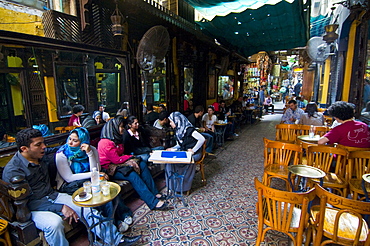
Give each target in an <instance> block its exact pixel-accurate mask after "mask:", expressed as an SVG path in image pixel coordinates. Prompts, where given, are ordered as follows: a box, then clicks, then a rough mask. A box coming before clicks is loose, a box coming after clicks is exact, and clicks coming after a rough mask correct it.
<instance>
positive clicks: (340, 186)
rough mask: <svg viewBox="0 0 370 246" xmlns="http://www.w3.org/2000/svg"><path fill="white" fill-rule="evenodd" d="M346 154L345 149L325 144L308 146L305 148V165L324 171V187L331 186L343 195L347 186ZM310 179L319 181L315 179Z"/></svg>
mask: <svg viewBox="0 0 370 246" xmlns="http://www.w3.org/2000/svg"><path fill="white" fill-rule="evenodd" d="M347 156H348V151H347V150H345V149H340V148H336V147H329V146H325V145H318V146H309V147H308V149H307V165H309V166H313V167H316V168H319V169H321V170H322V171H324V172H325V173H326V176H325V177H324V180H323V181H324V184H323V185H324V187H327V188H332V189H334V190H336V191H338V192H339V193H340V194H341V195H342V196H344V197H345V196H346V194H347V188H348V182H347V181H346V179H345V175H346V163H347ZM334 165H335V168H334ZM332 169H334V172H332ZM312 181H314V182H316V183H318V182H319V180H317V179H312Z"/></svg>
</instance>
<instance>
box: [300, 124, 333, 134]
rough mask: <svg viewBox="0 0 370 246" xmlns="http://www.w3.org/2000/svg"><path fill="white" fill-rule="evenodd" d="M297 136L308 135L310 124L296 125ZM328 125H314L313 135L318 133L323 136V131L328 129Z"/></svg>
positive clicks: (325, 131)
mask: <svg viewBox="0 0 370 246" xmlns="http://www.w3.org/2000/svg"><path fill="white" fill-rule="evenodd" d="M298 128H299V129H298V130H297V136H299V135H308V134H309V133H310V129H311V126H310V125H298ZM329 130H330V129H329V127H327V126H314V131H315V135H320V137H322V136H324V135H325V133H327V132H328V131H329Z"/></svg>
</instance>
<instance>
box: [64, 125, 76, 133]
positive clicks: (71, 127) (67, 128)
mask: <svg viewBox="0 0 370 246" xmlns="http://www.w3.org/2000/svg"><path fill="white" fill-rule="evenodd" d="M77 127H78V126H66V127H64V132H70V131H72V130H74V129H76V128H77Z"/></svg>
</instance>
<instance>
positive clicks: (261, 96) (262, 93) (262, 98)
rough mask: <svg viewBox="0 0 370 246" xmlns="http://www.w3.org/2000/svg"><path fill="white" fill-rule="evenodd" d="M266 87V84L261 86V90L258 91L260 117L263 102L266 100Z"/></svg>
mask: <svg viewBox="0 0 370 246" xmlns="http://www.w3.org/2000/svg"><path fill="white" fill-rule="evenodd" d="M265 89H266V86H264V85H263V86H261V89H260V91H259V92H258V108H259V111H260V112H259V117H260V118H262V109H263V104H264V102H265Z"/></svg>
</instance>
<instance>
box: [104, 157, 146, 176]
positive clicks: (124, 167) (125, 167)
mask: <svg viewBox="0 0 370 246" xmlns="http://www.w3.org/2000/svg"><path fill="white" fill-rule="evenodd" d="M130 161H135V162H136V163H138V164H139V163H140V162H141V157H140V156H132V157H131V158H130V159H128V160H127V161H125V162H124V163H122V164H110V165H109V167H108V169H107V174H108V175H109V176H114V174H115V173H116V172H117V170H119V172H120V173H122V174H123V176H127V175H129V174H130V173H131V172H132V171H135V172H137V173H138V174H140V172H141V171H140V167H139V168H138V169H136V168H133V167H132V166H130Z"/></svg>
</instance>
